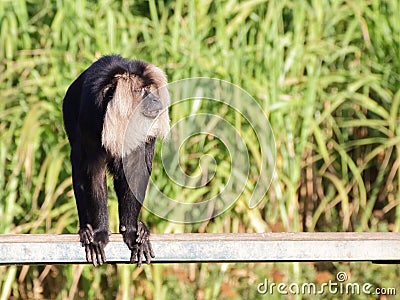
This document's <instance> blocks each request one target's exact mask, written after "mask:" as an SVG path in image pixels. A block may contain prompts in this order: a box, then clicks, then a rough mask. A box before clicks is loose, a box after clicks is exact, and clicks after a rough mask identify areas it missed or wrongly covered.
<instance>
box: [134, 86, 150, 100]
mask: <svg viewBox="0 0 400 300" xmlns="http://www.w3.org/2000/svg"><path fill="white" fill-rule="evenodd" d="M133 92H135V93H136V94H139V95H140V96H141V97H143V98H144V97H145V96H147V94H148V93H149V90H148V88H146V87H143V88H139V89H134V90H133Z"/></svg>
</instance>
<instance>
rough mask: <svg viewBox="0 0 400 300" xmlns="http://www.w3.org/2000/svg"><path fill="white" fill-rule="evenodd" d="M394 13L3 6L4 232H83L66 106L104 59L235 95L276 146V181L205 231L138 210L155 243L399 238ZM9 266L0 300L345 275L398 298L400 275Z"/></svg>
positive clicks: (257, 5)
mask: <svg viewBox="0 0 400 300" xmlns="http://www.w3.org/2000/svg"><path fill="white" fill-rule="evenodd" d="M399 11H400V5H399V3H398V1H396V0H386V1H384V0H382V1H379V0H368V1H361V0H360V1H342V0H333V1H328V0H322V1H319V0H315V1H305V0H298V1H297V0H282V1H262V0H251V1H244V2H243V1H236V0H232V1H209V0H207V1H190V2H185V1H180V0H176V1H154V0H149V1H148V2H143V3H142V2H137V3H136V2H134V3H132V2H131V1H124V0H121V1H107V0H101V1H62V0H59V1H50V0H46V1H44V2H43V1H26V0H17V1H2V2H0V20H1V21H0V22H1V23H0V24H1V25H0V58H1V60H0V90H1V101H0V135H1V138H0V199H1V201H0V220H1V221H0V233H44V232H45V233H75V232H76V231H77V216H76V215H77V214H76V209H75V204H74V200H73V193H72V187H71V177H70V175H71V167H70V164H69V161H68V151H69V146H68V144H67V141H66V137H65V134H64V130H63V128H62V115H61V101H62V99H63V96H64V93H65V90H66V88H67V86H68V85H69V84H70V83H71V82H72V80H73V79H74V78H76V76H77V75H78V74H79V73H80V72H81V71H83V70H84V69H85V68H86V67H87V66H88V65H89V64H90V63H91V62H92V61H93V60H94V59H95V58H96V57H99V56H100V55H103V54H108V53H119V54H121V55H122V56H125V57H130V58H139V59H143V60H147V61H150V62H152V63H154V64H156V65H159V66H160V67H162V68H163V69H164V70H165V71H166V72H167V74H168V77H169V80H170V81H174V80H178V79H182V78H187V77H192V76H205V77H216V78H221V79H224V80H228V81H230V82H232V83H234V84H237V85H239V86H240V87H242V88H244V89H245V90H247V91H248V92H249V93H250V94H251V95H253V96H254V97H255V98H256V99H257V101H259V103H260V104H261V105H262V107H263V109H264V110H265V112H266V113H267V115H268V118H269V120H270V122H271V126H272V128H273V131H274V133H275V139H276V145H277V173H276V178H275V179H274V181H273V183H272V186H271V188H270V191H269V193H268V194H267V196H266V197H265V199H264V201H262V203H260V205H259V206H258V207H257V208H256V209H249V208H248V206H247V204H246V203H247V199H246V197H247V196H248V195H249V193H250V192H251V190H248V191H247V192H246V193H245V194H244V196H243V197H241V198H240V199H239V200H238V202H237V203H236V204H235V206H234V207H233V208H232V209H231V210H229V211H228V212H226V213H224V214H223V215H221V216H219V217H217V218H215V219H213V220H212V221H210V222H205V223H202V224H192V225H190V224H189V225H180V224H173V223H168V222H166V221H163V220H160V219H158V218H157V217H155V216H154V215H152V214H150V213H148V212H146V211H143V212H142V216H143V218H144V219H146V221H147V223H148V224H149V225H150V227H151V228H152V230H153V231H154V232H159V233H163V232H191V231H200V232H204V231H207V232H257V231H396V232H398V231H400V205H399V199H400V172H399V168H400V134H399V130H400V126H399V125H400V123H399V113H400V112H399V104H400V90H399V87H400V45H399V41H400V15H399ZM190 109H191V108H190V107H187V110H188V111H178V110H173V111H172V112H171V117H172V119H178V118H179V116H180V115H184V114H185V113H188V112H190ZM221 109H222V108H221ZM221 113H222V112H221ZM233 118H236V117H235V116H233ZM242 121H243V120H239V119H236V122H237V123H236V124H238V122H239V123H241V122H242ZM248 134H249V137H248V138H249V140H251V138H252V137H251V133H248ZM196 147H197V146H196V145H194V146H193V148H189V150H190V151H200V150H201V149H198V148H196ZM189 153H190V152H189ZM188 157H189V158H188V160H187V161H186V165H187V166H188V167H189V166H193V165H196V164H197V160H196V158H190V156H188ZM155 163H156V164H157V163H158V162H157V161H156V162H155ZM217 177H218V175H217ZM154 178H155V179H156V180H158V181H159V182H160V184H161V185H162V186H165V190H166V191H169V192H170V193H171V195H173V194H174V191H175V193H176V187H174V186H173V185H172V183H170V182H168V180H167V178H165V177H163V176H159V174H155V175H154ZM217 179H218V178H217ZM254 180H256V179H254ZM161 181H164V182H161ZM222 183H223V181H222V180H221V181H220V182H219V183H217V184H222ZM253 183H254V182H251V184H253ZM206 188H208V189H212V188H213V187H212V186H209V187H206ZM209 192H212V191H211V190H210V191H209ZM111 198H112V200H111V201H110V214H111V220H110V222H111V228H112V230H113V231H114V232H116V231H117V228H118V223H117V219H116V216H117V213H116V211H117V203H116V201H115V196H113V194H111ZM1 268H2V271H3V272H1V274H0V284H1V295H0V299H8V298H18V297H20V298H35V299H40V298H58V299H67V298H69V299H72V298H82V299H87V298H96V299H109V298H118V299H131V298H132V295H135V296H136V297H138V298H144V299H151V298H154V299H167V298H175V297H176V298H182V299H192V298H194V297H196V298H198V299H217V298H218V299H220V298H222V299H224V298H229V299H232V298H237V299H238V298H244V299H253V298H257V297H258V295H257V290H256V287H257V283H258V282H261V281H262V280H263V279H264V278H265V277H267V278H271V279H273V280H275V281H276V282H279V281H280V280H283V281H286V282H287V281H294V280H297V282H306V281H311V282H318V280H320V278H321V276H322V275H323V274H328V275H329V276H331V278H334V274H335V272H337V271H343V270H344V271H346V272H348V273H349V274H351V277H352V280H353V281H354V282H370V283H372V284H374V285H375V286H386V287H388V286H395V287H397V288H400V286H399V285H398V277H399V275H400V274H399V270H398V268H396V267H395V266H375V265H371V264H368V266H367V268H368V271H367V272H365V271H363V270H364V269H365V268H366V266H365V265H364V264H360V263H352V264H248V265H245V264H201V265H200V264H198V265H194V264H188V265H152V266H145V267H143V268H141V269H137V268H135V267H133V266H128V265H118V266H112V265H106V266H103V267H101V268H98V269H93V268H92V267H91V266H46V267H34V266H24V267H15V266H13V267H1ZM274 297H275V298H276V299H278V298H279V296H277V295H275V296H274ZM328 297H329V295H328ZM332 297H333V296H332Z"/></svg>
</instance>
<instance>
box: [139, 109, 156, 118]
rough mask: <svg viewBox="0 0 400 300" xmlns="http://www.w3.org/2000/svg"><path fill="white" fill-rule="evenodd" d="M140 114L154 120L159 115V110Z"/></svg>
mask: <svg viewBox="0 0 400 300" xmlns="http://www.w3.org/2000/svg"><path fill="white" fill-rule="evenodd" d="M142 114H143V116H145V117H147V118H150V119H155V118H156V117H157V116H158V115H159V114H160V110H154V111H143V112H142Z"/></svg>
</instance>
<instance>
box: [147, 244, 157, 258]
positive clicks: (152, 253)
mask: <svg viewBox="0 0 400 300" xmlns="http://www.w3.org/2000/svg"><path fill="white" fill-rule="evenodd" d="M147 246H148V247H149V252H150V256H151V257H152V258H154V257H156V255H155V254H154V250H153V246H152V245H151V243H150V241H148V242H147Z"/></svg>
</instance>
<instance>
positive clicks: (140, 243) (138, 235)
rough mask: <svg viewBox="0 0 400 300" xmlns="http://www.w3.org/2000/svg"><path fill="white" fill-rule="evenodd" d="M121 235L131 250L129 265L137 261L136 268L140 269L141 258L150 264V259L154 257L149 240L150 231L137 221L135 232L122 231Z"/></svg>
mask: <svg viewBox="0 0 400 300" xmlns="http://www.w3.org/2000/svg"><path fill="white" fill-rule="evenodd" d="M124 229H125V228H124ZM122 235H123V237H124V242H125V243H126V244H127V245H128V248H129V249H130V250H131V259H130V262H131V264H133V263H135V261H136V260H137V266H138V267H140V266H141V265H142V262H143V257H144V258H145V259H146V263H147V264H149V263H150V262H151V258H153V257H155V255H154V251H153V248H152V247H151V243H150V240H149V236H150V231H149V230H148V229H147V227H146V226H145V225H144V224H143V223H142V222H141V221H138V224H137V230H132V231H129V230H126V231H122Z"/></svg>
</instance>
